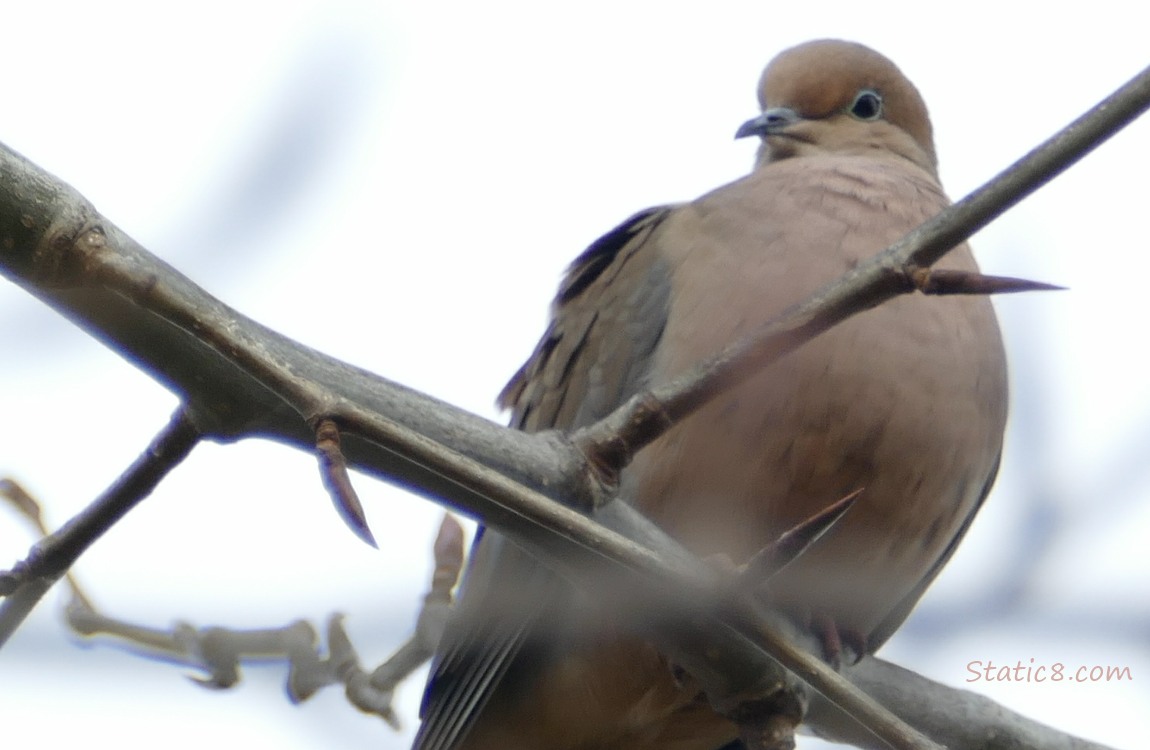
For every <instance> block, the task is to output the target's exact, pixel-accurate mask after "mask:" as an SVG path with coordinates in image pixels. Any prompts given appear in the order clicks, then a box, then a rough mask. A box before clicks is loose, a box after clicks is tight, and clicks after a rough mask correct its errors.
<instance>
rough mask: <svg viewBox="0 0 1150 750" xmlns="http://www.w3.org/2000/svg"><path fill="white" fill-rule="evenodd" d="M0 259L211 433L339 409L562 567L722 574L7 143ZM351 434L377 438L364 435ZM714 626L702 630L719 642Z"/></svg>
mask: <svg viewBox="0 0 1150 750" xmlns="http://www.w3.org/2000/svg"><path fill="white" fill-rule="evenodd" d="M1148 104H1150V71H1147V72H1144V73H1143V74H1141V75H1140V76H1139V77H1138V78H1137V79H1135V81H1134V82H1132V83H1131V84H1129V85H1128V86H1127V87H1125V89H1124V90H1123V91H1121V92H1120V93H1119V95H1116V98H1113V99H1112V100H1109V101H1108V102H1106V103H1104V104H1103V105H1102V106H1100V107H1099V108H1096V110H1094V111H1092V112H1091V113H1090V114H1089V115H1088V116H1087V117H1085V118H1083V119H1082V120H1080V121H1079V122H1078V123H1075V125H1073V126H1071V128H1069V129H1068V130H1067V131H1064V133H1063V134H1060V135H1059V136H1057V137H1056V138H1055V139H1054V140H1053V141H1051V142H1049V143H1048V144H1046V145H1045V146H1043V147H1041V148H1040V149H1039V150H1038V151H1036V152H1035V153H1034V154H1032V155H1031V156H1030V157H1028V159H1027V160H1025V162H1020V164H1019V165H1016V167H1015V168H1013V169H1012V170H1009V171H1008V173H1006V174H1005V175H1004V177H1003V178H1002V179H1001V181H1000V182H998V183H996V184H997V185H998V187H994V188H990V187H988V188H986V189H984V190H982V191H979V192H978V193H976V194H975V195H973V196H971V198H968V199H967V200H965V201H963V202H960V203H959V204H957V205H956V206H955V207H954V208H953V209H951V210H950V211H948V212H944V213H943V214H941V215H940V216H939V217H938V218H936V219H935V220H934V221H932V222H929V223H928V224H926V225H924V227H923V228H920V229H919V230H917V231H916V232H914V233H912V234H911V235H909V236H908V238H906V239H905V240H903V241H902V242H900V243H898V244H896V245H895V246H894V247H892V248H891V249H890V250H888V251H887V252H886V253H884V254H882V255H880V256H879V257H878V259H876V260H875V261H873V262H872V263H871V264H868V265H864V266H861V267H860V268H859V269H857V270H856V271H855V272H854V273H852V274H850V275H848V276H847V277H846V278H844V279H843V280H841V281H840V282H838V283H836V284H834V285H832V286H831V287H828V288H827V289H825V290H823V291H822V292H820V293H819V294H817V295H816V296H815V297H813V298H812V299H811V300H810V301H809V302H808V303H805V304H804V305H801V306H799V307H797V308H795V309H793V310H791V311H789V312H788V313H787V314H786V315H785V316H783V318H782V319H780V320H779V321H777V322H776V323H775V324H773V326H772V327H771V328H769V329H768V330H767V331H766V332H765V333H764V334H763V335H761V336H759V337H758V338H756V339H754V340H753V341H750V342H747V343H743V344H740V345H738V346H737V347H735V348H734V349H732V350H730V351H728V353H727V354H726V355H725V356H723V357H721V358H720V359H718V360H717V361H715V362H712V363H710V364H708V365H705V366H704V368H703V369H702V370H701V372H702V373H703V375H704V376H705V377H709V378H711V380H710V383H708V384H706V385H705V386H696V387H695V388H694V389H692V387H691V386H690V383H689V380H684V381H681V382H680V383H678V384H677V389H675V390H664V391H660V392H659V393H657V394H656V400H655V401H654V402H653V403H656V404H657V408H655V409H652V410H648V411H649V412H650V414H648V415H647V416H646V417H644V419H645V420H646V424H638V426H639V427H640V428H641V429H635V424H636V423H638V422H641V421H642V420H636V418H635V415H637V414H638V415H640V416H642V415H643V414H644V412H643V411H641V410H633V411H631V412H625V411H622V410H621V411H620V412H619V413H618V414H619V415H622V417H620V416H618V415H616V417H615V418H614V420H613V421H611V422H608V423H607V424H606V425H602V426H596V427H595V428H593V429H592V430H591V431H590V432H589V433H588V436H589V437H587V436H585V439H584V440H582V441H581V444H582V445H584V446H590V447H592V448H593V447H595V446H603V445H614V446H618V445H620V444H624V445H626V446H627V448H628V453H629V452H633V451H634V450H635V449H636V448H637V446H639V445H642V444H644V442H649V441H650V440H652V439H654V437H657V436H658V434H660V432H661V431H664V430H666V429H667V428H668V427H669V425H670V424H673V423H674V422H675V421H677V420H678V419H680V418H682V417H683V416H685V415H686V414H689V413H690V412H691V411H693V410H694V409H696V408H698V406H699V405H701V403H703V402H704V401H705V400H706V399H707V398H710V397H713V395H714V394H715V393H717V392H718V391H719V390H721V388H725V387H729V385H730V384H731V383H733V382H737V380H738V379H742V378H745V377H747V375H748V374H749V373H750V372H753V371H757V370H758V369H759V368H761V367H762V366H763V365H764V364H765V363H767V362H770V361H773V360H774V359H777V358H778V357H780V356H782V355H783V354H784V353H786V352H787V351H790V350H792V349H793V348H795V347H797V346H799V345H801V343H803V342H805V341H807V340H810V339H811V338H813V337H814V336H815V335H817V334H818V333H819V332H821V331H823V330H826V328H828V327H830V326H831V325H833V324H834V323H836V322H838V321H840V320H842V319H844V318H845V317H847V316H848V315H850V314H854V313H855V312H859V311H861V310H863V309H867V308H869V307H872V306H874V305H876V304H878V303H879V302H881V301H882V300H884V299H887V298H889V297H891V296H894V295H895V294H899V293H905V292H908V291H911V290H912V289H913V283H912V282H911V281H910V279H911V278H912V275H913V272H915V271H916V270H917V269H918V268H920V267H923V266H926V265H929V263H931V262H933V261H934V260H936V259H937V258H938V257H940V256H941V255H942V254H943V253H944V252H945V251H946V250H947V249H948V248H949V247H951V246H953V245H954V244H956V243H958V242H960V241H961V240H962V239H964V238H965V237H967V236H968V235H969V234H970V233H972V232H973V231H975V230H976V229H978V228H980V227H982V226H984V225H985V224H986V223H987V222H989V221H990V220H991V219H992V218H993V217H994V216H997V215H999V214H1000V213H1001V212H1002V211H1004V210H1006V208H1007V207H1009V206H1010V205H1013V203H1015V202H1017V201H1018V200H1020V199H1021V198H1022V197H1023V196H1025V195H1026V194H1028V193H1029V192H1031V191H1033V190H1034V189H1036V188H1037V187H1038V186H1039V185H1041V184H1042V183H1043V182H1045V181H1046V180H1048V179H1050V178H1051V177H1052V176H1053V175H1054V174H1056V173H1057V172H1058V171H1059V170H1061V169H1064V168H1065V167H1066V166H1068V165H1069V164H1070V163H1072V162H1073V161H1074V160H1076V159H1077V158H1080V157H1081V156H1082V155H1083V154H1085V153H1086V152H1088V151H1089V150H1090V149H1091V148H1093V147H1094V146H1096V145H1097V143H1098V142H1100V141H1101V140H1102V139H1103V138H1104V137H1105V135H1107V134H1109V133H1112V132H1114V131H1115V130H1116V129H1117V128H1119V127H1121V126H1122V125H1123V124H1125V123H1126V122H1128V121H1129V120H1130V119H1132V118H1133V117H1134V116H1136V115H1137V114H1138V113H1139V112H1141V111H1142V110H1143V109H1145V107H1146V106H1148ZM0 270H2V271H3V272H4V273H5V274H6V275H8V276H9V277H10V278H13V280H15V281H16V282H17V283H19V284H21V285H22V286H24V287H25V288H28V289H29V290H30V291H32V292H33V293H34V294H36V295H38V296H40V297H41V298H42V299H44V300H45V301H46V302H48V303H49V304H51V305H53V306H54V307H56V308H57V309H59V310H61V311H62V312H63V313H64V314H65V315H68V316H69V317H71V318H72V319H73V320H75V321H76V322H77V323H78V324H80V325H81V326H83V327H85V328H87V329H88V330H90V331H92V332H93V334H94V335H96V336H98V337H99V338H101V339H103V340H105V341H107V342H109V343H110V344H111V345H113V346H115V347H116V348H118V349H119V350H120V351H122V352H123V353H124V354H125V356H127V357H129V358H130V359H132V360H133V361H135V362H136V363H137V364H139V365H140V366H141V367H143V368H144V369H146V370H147V371H148V372H150V373H152V374H153V375H154V376H155V377H157V378H158V379H159V380H161V382H163V383H165V384H166V385H167V386H168V387H170V388H172V389H173V390H175V391H176V392H177V393H178V394H180V396H181V397H182V398H183V400H184V401H185V402H186V404H187V406H188V410H189V414H190V417H191V419H192V421H193V422H194V423H195V425H196V427H197V428H198V429H200V430H201V431H203V432H204V433H205V434H207V435H209V436H212V437H216V438H220V439H230V438H237V437H242V436H248V435H253V436H254V435H262V436H266V437H272V438H275V439H279V440H283V441H286V442H289V443H292V444H294V445H297V446H299V447H305V448H307V449H310V448H311V447H312V439H313V434H312V433H311V431H310V430H309V429H308V428H307V422H308V420H311V419H313V418H317V417H322V416H335V417H336V418H337V422H338V423H339V424H340V425H341V426H344V427H348V426H351V425H355V427H356V429H354V430H351V433H352V434H349V435H348V436H347V439H345V440H344V449H345V452H346V454H347V456H348V458H349V459H351V463H352V464H353V465H356V466H358V467H360V468H363V469H365V470H367V471H370V472H372V473H375V474H377V475H380V476H384V477H386V478H389V479H390V480H392V481H398V482H401V483H403V484H405V485H406V486H409V487H411V488H413V489H416V490H417V491H419V492H422V493H424V494H426V495H429V496H433V497H436V498H437V499H441V500H443V501H446V502H448V503H450V504H452V505H454V506H456V507H459V508H462V509H464V510H465V511H468V512H470V513H472V514H474V515H479V516H481V517H483V518H484V519H485V520H486V521H487V522H489V523H492V524H493V525H495V526H498V527H500V528H501V530H503V531H505V532H507V533H508V534H510V535H511V536H512V537H513V538H515V539H516V540H517V541H519V542H521V543H523V544H524V545H525V546H527V547H530V548H531V549H532V550H533V551H536V552H537V553H539V554H540V556H541V557H542V558H543V559H545V560H547V561H549V562H552V563H555V564H556V565H557V566H559V567H563V565H565V564H566V565H571V564H572V562H571V561H572V560H576V561H579V562H577V563H575V565H576V567H582V560H583V559H586V560H587V561H596V562H597V563H598V564H608V562H607V561H612V562H616V563H617V562H620V561H622V562H624V564H625V565H626V566H627V567H629V568H631V569H632V570H634V571H640V572H641V573H642V574H644V575H652V576H654V577H655V579H656V580H658V581H660V582H661V583H662V585H664V586H671V585H682V584H684V582H686V584H687V585H688V586H696V585H698V584H700V583H704V582H709V581H712V580H713V579H712V578H711V577H710V576H709V574H708V571H706V569H704V568H702V567H701V566H700V565H699V564H698V563H697V561H694V560H693V559H692V558H690V557H689V556H687V555H685V554H684V553H682V552H681V550H679V549H678V547H677V546H676V545H674V543H673V542H670V541H669V540H667V539H666V538H665V537H663V536H661V535H660V534H659V533H658V531H657V530H655V529H653V528H651V527H650V524H645V523H644V521H643V519H641V518H637V517H636V515H635V514H634V513H633V512H631V511H629V510H628V509H627V507H626V506H623V505H621V504H617V503H616V504H612V505H609V506H607V507H606V508H605V509H604V511H603V512H601V513H599V514H597V517H598V518H600V519H601V520H603V521H604V522H605V523H607V524H609V525H612V526H613V527H614V528H617V529H623V530H625V531H626V533H627V535H628V536H630V537H632V538H636V539H640V540H641V541H642V545H640V544H636V543H634V542H632V541H630V540H629V539H627V538H626V537H623V536H620V535H618V534H613V533H610V532H606V531H604V530H603V529H601V528H599V527H597V526H596V525H595V524H593V523H590V522H588V521H587V519H586V518H584V517H583V516H581V515H579V514H578V513H574V512H572V511H570V510H568V509H566V508H559V506H556V505H554V504H553V503H549V502H547V499H546V497H543V496H542V495H540V494H539V493H538V492H533V491H532V490H531V489H530V488H535V489H540V490H544V491H545V492H546V493H547V494H548V495H549V496H552V497H555V498H558V499H561V500H562V501H564V502H566V503H567V504H569V505H571V506H574V507H586V506H588V505H591V504H593V503H591V501H592V500H593V499H594V498H595V496H596V489H597V488H596V487H595V485H594V484H591V483H588V482H586V481H585V478H586V476H587V474H586V473H585V472H584V471H583V470H582V468H583V466H584V465H585V462H584V460H583V458H582V455H581V454H580V452H579V451H576V450H573V449H572V447H571V446H570V445H569V444H567V443H566V442H565V441H564V440H563V439H561V438H559V437H558V436H555V435H542V436H527V435H523V434H520V433H516V432H514V431H509V430H504V429H501V428H498V427H497V426H495V425H493V424H492V423H490V422H487V421H486V420H482V419H480V418H478V417H475V416H474V415H470V414H467V413H465V412H463V411H461V410H458V409H455V408H453V407H450V406H448V405H446V404H443V403H441V402H438V401H435V400H434V399H430V398H428V397H425V396H422V395H420V394H417V393H415V392H413V391H411V390H409V389H406V388H403V387H402V386H398V385H396V384H394V383H390V382H388V381H384V380H382V379H380V378H376V377H374V376H371V375H370V374H368V373H365V372H363V371H361V370H358V369H356V368H352V367H350V366H348V365H345V364H343V363H340V362H338V361H335V360H332V359H330V358H327V357H324V356H323V355H320V354H319V353H317V352H315V351H313V350H310V349H307V348H306V347H302V346H300V345H298V344H295V343H294V342H291V341H290V340H288V339H286V338H284V337H282V336H280V335H278V334H275V333H274V332H272V331H269V330H268V329H266V328H264V327H262V326H260V325H259V324H256V323H254V322H253V321H250V320H248V319H246V318H244V317H243V316H241V315H239V314H238V313H236V312H235V311H233V310H231V309H230V308H228V307H226V306H225V305H223V304H222V303H220V302H219V301H217V300H215V299H214V298H212V297H210V296H209V295H207V294H206V293H205V292H203V290H201V289H199V288H198V287H196V286H195V285H193V284H192V283H191V282H189V281H188V280H187V279H185V278H184V277H182V276H180V275H179V274H178V273H177V272H175V271H174V270H173V269H171V268H170V267H168V266H167V265H166V264H164V263H162V262H161V261H159V260H158V259H156V258H154V257H153V256H151V255H149V254H148V253H147V252H146V251H144V250H143V249H142V248H140V247H139V246H138V245H137V244H136V243H134V242H133V241H131V240H130V239H129V238H127V237H126V236H124V235H123V234H122V233H121V232H120V231H119V230H118V229H116V228H115V227H114V226H112V225H111V224H110V223H108V222H106V221H105V220H103V219H102V217H100V216H99V215H98V214H97V213H96V212H95V211H94V209H92V208H91V206H90V205H88V204H87V203H86V202H84V201H83V200H82V199H81V198H80V197H79V196H77V195H76V194H75V193H74V191H72V190H71V189H69V188H67V187H64V186H62V185H60V184H59V183H57V182H55V181H54V180H52V179H51V178H50V177H48V176H47V175H45V174H44V173H43V172H40V171H38V170H36V169H35V168H34V167H33V166H32V165H30V164H28V163H27V162H26V161H24V160H23V159H22V158H20V157H19V156H17V155H16V154H14V153H12V152H11V151H8V150H6V149H0ZM708 372H710V373H713V374H711V375H707V373H708ZM381 414H385V415H387V417H386V418H381V417H379V415H381ZM628 415H629V416H628ZM301 417H302V419H301ZM629 425H630V427H629ZM616 429H620V430H628V431H625V432H623V434H624V435H625V438H624V439H623V440H621V441H620V440H619V439H618V438H617V437H615V436H616V435H617V434H618V433H617V432H616ZM355 433H358V434H359V435H360V436H361V437H362V438H367V439H366V440H364V439H355V437H354V434H355ZM446 446H451V447H452V448H450V449H449V448H447V447H446ZM468 459H470V460H468ZM624 460H625V459H624ZM518 481H522V482H524V483H525V484H526V485H527V486H526V487H523V486H521V485H519V484H518V483H517V482H518ZM564 511H565V512H564ZM539 540H542V541H539ZM652 550H658V553H657V554H656V553H655V552H653V551H652ZM747 606H748V607H750V606H751V605H747ZM761 614H762V613H761V612H758V611H757V610H752V609H748V610H747V611H735V612H733V613H731V614H730V615H729V616H728V617H727V618H726V619H725V620H724V622H723V623H722V624H723V625H725V626H726V628H725V630H724V629H723V628H720V630H719V634H718V636H717V637H719V638H720V640H722V639H723V638H725V639H726V640H725V641H724V643H723V645H724V648H725V649H727V651H725V652H724V656H726V657H730V656H732V655H736V654H739V655H745V656H746V662H745V663H746V664H758V663H762V659H763V658H764V657H763V655H762V652H761V651H758V650H757V649H755V648H753V647H752V645H751V644H754V643H759V642H763V641H765V640H769V638H770V637H771V636H770V635H769V634H767V635H764V633H762V632H759V626H758V623H761V622H762V617H761ZM714 635H715V634H714V633H709V634H708V639H709V640H708V641H707V643H708V645H710V644H711V643H713V640H711V638H712V636H714ZM785 646H786V644H785V643H784V644H782V646H780V645H779V644H775V647H776V648H779V649H781V650H777V651H774V653H775V654H776V656H778V657H779V658H780V659H781V660H782V661H783V662H784V663H785V664H786V665H787V666H788V667H790V668H792V669H794V670H795V671H797V672H798V673H799V674H801V675H802V676H803V677H804V679H809V680H812V681H813V682H814V683H817V682H818V680H819V679H821V678H820V677H819V674H818V670H817V669H816V668H814V667H811V666H810V665H809V664H808V663H803V662H801V661H796V658H797V657H793V655H792V654H791V653H790V652H789V651H788V650H787V648H785ZM735 663H737V662H729V663H728V666H729V665H730V664H735ZM724 668H725V667H724ZM719 671H720V672H721V671H722V670H719ZM744 677H746V675H744ZM820 689H823V688H820ZM860 705H862V704H860Z"/></svg>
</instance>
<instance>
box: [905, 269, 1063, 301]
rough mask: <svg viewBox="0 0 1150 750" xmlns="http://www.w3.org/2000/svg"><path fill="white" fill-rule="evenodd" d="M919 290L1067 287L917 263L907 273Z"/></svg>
mask: <svg viewBox="0 0 1150 750" xmlns="http://www.w3.org/2000/svg"><path fill="white" fill-rule="evenodd" d="M907 276H908V277H909V278H910V281H911V283H912V284H913V285H914V287H915V289H918V290H919V291H920V292H922V293H923V294H933V295H951V294H1014V293H1015V292H1050V291H1063V290H1065V289H1066V287H1064V286H1057V285H1055V284H1047V283H1045V282H1042V281H1031V280H1029V279H1018V278H1014V277H1012V276H988V275H986V274H981V273H971V272H970V271H957V270H954V269H950V268H935V269H932V268H923V267H922V266H913V267H911V268H910V270H909V271H908V273H907Z"/></svg>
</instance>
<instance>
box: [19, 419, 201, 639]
mask: <svg viewBox="0 0 1150 750" xmlns="http://www.w3.org/2000/svg"><path fill="white" fill-rule="evenodd" d="M199 439H200V434H199V433H198V432H197V431H196V429H195V427H193V426H192V424H191V423H190V422H189V421H188V420H187V419H185V417H184V413H183V412H182V411H177V412H176V413H175V414H174V415H173V416H172V419H171V421H170V422H169V423H168V424H167V426H165V428H164V430H163V431H162V432H160V434H159V435H157V436H156V438H155V439H154V440H153V441H152V442H151V444H150V445H149V446H148V448H147V450H145V451H144V453H143V454H142V455H141V456H140V457H139V458H137V459H136V460H135V461H134V462H133V463H132V465H131V466H129V467H128V469H127V471H125V472H124V473H123V474H121V475H120V477H119V478H118V479H116V481H115V482H113V483H112V486H111V487H109V488H108V489H107V490H105V491H104V493H103V494H102V495H100V497H98V498H96V500H95V501H93V502H92V503H91V504H90V505H88V507H86V508H85V509H84V510H83V511H81V512H80V513H78V514H76V516H75V517H74V518H72V520H71V521H69V522H68V523H66V524H65V525H64V526H63V527H62V528H61V529H60V530H59V531H57V532H56V533H55V534H50V535H46V536H45V537H44V538H43V539H41V540H40V541H39V542H38V543H37V544H36V545H35V546H34V547H33V548H32V551H31V553H29V555H28V557H27V559H25V560H23V561H21V562H19V563H17V564H16V566H15V567H14V568H13V569H12V570H11V571H5V572H0V595H3V596H4V601H3V603H2V604H0V646H3V645H4V644H5V643H6V642H7V641H8V638H9V637H11V635H12V633H14V632H16V628H18V627H19V626H20V623H22V622H23V621H24V619H25V618H26V617H27V616H28V614H29V613H30V612H31V611H32V609H33V608H34V607H35V606H36V603H37V602H39V601H40V599H42V598H43V596H44V594H46V593H48V589H50V588H51V587H52V585H53V584H55V583H56V581H58V580H60V577H61V576H63V575H64V574H65V573H66V572H67V571H68V569H69V568H71V567H72V565H73V564H74V563H75V562H76V560H77V559H79V557H80V555H81V554H83V553H84V551H85V550H87V549H88V547H90V546H92V543H93V542H95V541H96V540H97V539H99V538H100V537H101V536H103V535H104V533H105V532H107V531H108V529H110V528H112V526H113V525H114V524H115V523H116V522H117V521H119V520H120V519H121V518H123V517H124V516H125V515H126V514H127V512H128V511H130V510H131V509H132V508H134V507H136V504H137V503H139V502H140V501H141V500H142V499H144V498H145V497H147V496H148V495H149V494H151V492H152V490H154V489H155V488H156V486H157V485H158V484H159V483H160V481H161V480H162V479H163V478H164V477H166V476H167V475H168V472H170V471H171V470H172V469H174V468H175V467H176V466H178V465H179V464H180V462H182V461H183V460H184V459H185V458H186V457H187V455H188V453H190V452H191V450H192V448H193V447H195V445H196V443H198V442H199ZM0 489H3V490H4V491H5V492H4V494H5V495H6V496H8V497H13V498H14V500H13V501H14V502H15V503H16V505H17V506H18V507H21V508H23V507H25V506H26V505H27V503H28V502H29V501H31V498H30V497H29V496H28V494H27V493H26V492H24V490H23V489H21V488H20V487H19V486H18V485H15V484H14V483H12V482H11V481H10V480H4V484H3V487H2V488H0ZM32 518H33V519H34V521H35V522H36V523H39V524H40V525H41V527H42V526H43V521H42V520H41V518H40V514H39V509H38V507H37V508H36V513H35V515H34V516H32ZM73 588H75V584H74V582H73Z"/></svg>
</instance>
